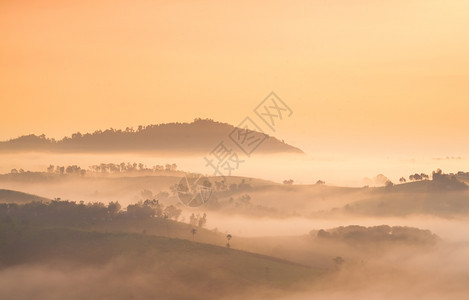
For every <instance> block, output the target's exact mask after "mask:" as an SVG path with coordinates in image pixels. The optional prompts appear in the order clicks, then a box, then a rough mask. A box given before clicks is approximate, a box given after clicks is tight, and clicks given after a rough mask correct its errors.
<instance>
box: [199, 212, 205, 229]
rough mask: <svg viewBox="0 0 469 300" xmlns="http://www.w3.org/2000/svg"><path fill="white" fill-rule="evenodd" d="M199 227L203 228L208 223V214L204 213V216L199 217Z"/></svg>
mask: <svg viewBox="0 0 469 300" xmlns="http://www.w3.org/2000/svg"><path fill="white" fill-rule="evenodd" d="M198 223H199V224H198V225H199V227H200V228H202V227H204V226H205V224H206V223H207V214H206V213H204V215H203V216H202V218H200V217H199V222H198Z"/></svg>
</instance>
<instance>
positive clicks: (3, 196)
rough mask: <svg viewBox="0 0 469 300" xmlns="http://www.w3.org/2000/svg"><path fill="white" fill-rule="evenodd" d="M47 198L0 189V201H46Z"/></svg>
mask: <svg viewBox="0 0 469 300" xmlns="http://www.w3.org/2000/svg"><path fill="white" fill-rule="evenodd" d="M48 200H49V199H47V198H44V197H39V196H36V195H32V194H28V193H23V192H18V191H12V190H4V189H0V203H28V202H32V201H48Z"/></svg>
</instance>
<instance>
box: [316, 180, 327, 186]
mask: <svg viewBox="0 0 469 300" xmlns="http://www.w3.org/2000/svg"><path fill="white" fill-rule="evenodd" d="M316 184H317V185H323V184H326V182H325V181H322V180H318V181H316Z"/></svg>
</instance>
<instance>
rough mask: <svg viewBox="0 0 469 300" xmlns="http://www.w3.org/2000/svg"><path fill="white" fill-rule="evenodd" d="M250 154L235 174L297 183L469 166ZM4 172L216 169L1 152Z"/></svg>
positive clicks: (187, 160)
mask: <svg viewBox="0 0 469 300" xmlns="http://www.w3.org/2000/svg"><path fill="white" fill-rule="evenodd" d="M240 158H241V159H242V160H244V162H243V163H241V164H240V166H239V169H237V170H234V171H233V172H232V174H231V175H235V176H246V177H253V178H263V179H266V180H272V181H275V182H282V181H283V180H285V179H293V180H294V181H295V182H296V183H300V184H311V183H315V182H316V181H317V180H323V181H325V182H326V183H328V184H332V185H338V186H363V185H367V184H369V183H368V182H367V180H366V178H373V177H375V176H376V175H378V174H384V175H385V176H386V177H388V178H389V179H391V181H393V182H398V181H399V178H400V177H401V176H407V175H408V174H413V173H415V172H425V173H431V171H432V170H436V169H437V168H441V169H443V170H445V171H446V172H448V173H450V172H453V173H457V172H458V171H461V170H467V169H469V161H468V160H467V159H466V158H464V157H460V156H451V155H450V156H447V155H440V156H437V155H435V156H423V155H421V156H419V157H418V158H416V157H408V156H403V155H399V156H397V155H387V154H383V155H374V156H370V155H367V156H365V155H363V156H359V155H358V156H357V155H354V156H351V155H350V156H348V155H346V154H344V153H316V154H304V155H298V154H287V155H281V154H275V155H266V154H258V155H256V153H253V155H252V156H251V157H246V156H242V157H240ZM0 161H2V163H1V164H0V173H6V172H9V171H10V170H11V169H13V168H17V169H19V168H23V169H25V170H31V171H44V170H45V169H46V168H47V167H48V166H49V165H50V164H52V165H74V164H76V165H79V166H81V167H82V168H84V169H87V168H88V166H91V165H94V164H99V163H103V162H104V163H109V162H113V163H119V162H128V161H130V162H133V161H137V162H141V163H144V164H146V165H148V166H151V165H155V164H165V163H176V164H177V165H178V168H179V169H180V170H184V171H187V172H196V173H205V174H208V175H211V174H213V170H212V169H210V168H209V167H207V166H206V162H205V160H204V159H203V155H200V154H194V155H175V154H174V153H167V154H162V153H157V154H156V153H97V154H83V153H53V154H52V153H51V154H48V153H14V154H7V153H0Z"/></svg>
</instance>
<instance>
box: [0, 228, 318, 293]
mask: <svg viewBox="0 0 469 300" xmlns="http://www.w3.org/2000/svg"><path fill="white" fill-rule="evenodd" d="M0 240H2V243H1V244H0V264H1V265H3V267H4V268H5V267H7V266H10V267H11V266H13V265H19V264H27V265H37V264H42V263H48V264H51V263H53V264H63V263H66V264H69V265H72V266H81V267H83V266H93V267H98V268H100V266H101V267H104V266H106V265H107V264H111V263H113V262H115V261H116V260H120V261H122V260H123V261H125V264H124V265H120V266H119V268H120V269H121V270H120V271H122V272H124V273H134V272H135V273H143V274H146V275H145V276H149V277H148V279H151V280H152V281H155V282H159V283H161V282H167V284H160V285H158V284H156V285H155V286H153V287H152V289H153V292H155V293H160V294H161V293H165V294H166V296H167V297H183V298H185V297H188V296H189V294H190V293H192V292H193V291H194V290H196V291H198V293H200V294H199V296H200V298H212V297H220V296H226V295H227V294H236V293H244V292H246V291H248V290H250V289H263V288H265V289H267V288H276V289H281V290H282V289H287V288H288V287H291V286H293V285H294V284H296V283H298V282H300V281H305V280H312V279H314V278H315V277H317V276H318V275H319V272H318V271H316V270H314V269H311V268H308V267H305V266H301V265H297V264H293V263H290V262H287V261H283V260H280V259H275V258H271V257H268V256H263V255H259V254H253V253H249V252H243V251H239V250H233V249H227V248H225V247H217V246H213V245H208V244H201V243H197V242H192V241H187V240H180V239H173V238H166V237H158V236H150V235H143V234H131V233H103V232H94V231H86V230H78V229H65V228H36V227H29V226H21V225H12V224H10V225H5V224H4V225H3V226H2V227H1V228H0ZM115 275H116V276H117V277H118V278H117V279H116V280H120V279H119V278H120V277H119V276H120V275H119V274H115ZM112 276H114V275H112ZM122 280H124V279H122ZM169 284H171V285H176V286H181V287H182V286H183V287H184V288H183V289H176V290H169V289H167V287H168V285H169ZM103 293H112V291H103ZM190 297H191V298H192V297H193V298H197V297H195V296H194V295H190Z"/></svg>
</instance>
